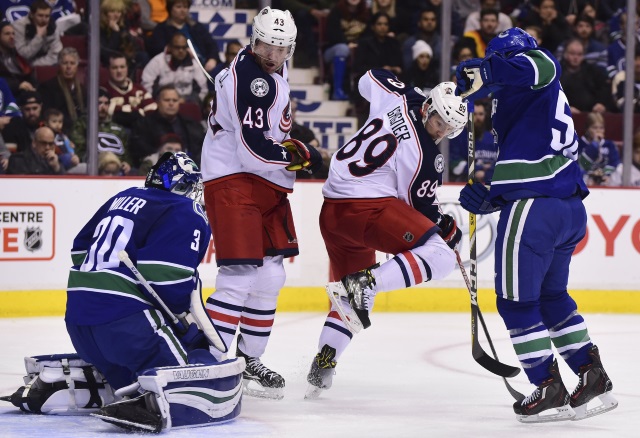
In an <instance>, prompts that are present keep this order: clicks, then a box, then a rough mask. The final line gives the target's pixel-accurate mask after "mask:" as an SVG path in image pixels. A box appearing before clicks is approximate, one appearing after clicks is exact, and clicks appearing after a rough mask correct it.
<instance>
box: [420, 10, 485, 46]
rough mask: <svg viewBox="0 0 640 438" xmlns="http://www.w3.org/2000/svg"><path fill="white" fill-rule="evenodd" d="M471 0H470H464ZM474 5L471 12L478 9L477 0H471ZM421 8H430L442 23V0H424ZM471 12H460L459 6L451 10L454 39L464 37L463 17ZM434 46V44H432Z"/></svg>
mask: <svg viewBox="0 0 640 438" xmlns="http://www.w3.org/2000/svg"><path fill="white" fill-rule="evenodd" d="M463 1H467V2H469V1H470V0H463ZM471 1H472V2H473V5H471V10H470V11H469V13H471V12H473V11H475V10H476V9H478V4H477V0H471ZM420 9H430V10H432V11H434V12H435V13H436V17H437V20H438V23H442V0H422V1H421V2H420ZM469 13H465V14H460V13H459V11H458V10H457V8H456V7H455V2H454V7H453V9H452V10H451V35H452V36H453V37H454V38H452V39H458V38H460V37H462V34H463V33H464V19H463V18H462V17H467V16H468V15H469ZM431 47H433V46H431Z"/></svg>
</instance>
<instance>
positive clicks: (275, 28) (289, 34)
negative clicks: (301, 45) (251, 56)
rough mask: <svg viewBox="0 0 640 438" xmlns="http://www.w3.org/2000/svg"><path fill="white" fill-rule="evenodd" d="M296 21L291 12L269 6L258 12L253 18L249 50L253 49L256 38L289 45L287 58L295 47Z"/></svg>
mask: <svg viewBox="0 0 640 438" xmlns="http://www.w3.org/2000/svg"><path fill="white" fill-rule="evenodd" d="M297 33H298V31H297V29H296V23H295V22H294V21H293V17H292V16H291V12H289V11H281V10H280V9H271V8H270V7H269V6H267V7H266V8H264V9H262V10H261V11H260V12H258V15H256V16H255V17H254V18H253V33H252V34H251V50H255V45H256V40H258V39H259V40H260V41H262V42H263V43H267V44H271V45H273V46H280V47H291V48H290V49H289V54H288V55H287V58H286V59H287V60H289V59H290V58H291V57H292V56H293V51H294V50H295V48H296V34H297Z"/></svg>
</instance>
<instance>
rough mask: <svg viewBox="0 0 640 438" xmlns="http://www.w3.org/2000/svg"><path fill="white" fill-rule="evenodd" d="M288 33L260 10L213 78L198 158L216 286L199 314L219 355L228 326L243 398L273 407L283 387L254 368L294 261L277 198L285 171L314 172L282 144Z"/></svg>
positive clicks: (289, 182)
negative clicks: (247, 41)
mask: <svg viewBox="0 0 640 438" xmlns="http://www.w3.org/2000/svg"><path fill="white" fill-rule="evenodd" d="M295 38H296V26H295V23H294V21H293V18H292V17H291V14H290V13H289V12H288V11H281V10H278V9H271V8H269V7H266V8H264V9H262V10H261V11H260V12H259V13H258V15H257V16H256V17H255V19H254V22H253V35H252V36H251V45H250V46H247V47H245V48H244V49H242V50H241V51H240V52H239V53H238V55H237V56H236V58H235V59H234V60H233V62H232V63H231V65H230V66H229V68H227V69H225V70H222V71H221V72H220V73H219V74H218V75H217V76H216V78H215V80H214V82H215V98H214V100H213V101H212V110H211V113H210V115H209V129H208V132H207V134H206V137H205V140H204V145H203V151H202V173H203V177H204V180H205V192H204V193H205V203H206V210H207V215H208V217H209V221H210V224H211V228H212V231H213V240H214V244H215V248H216V262H217V264H218V267H219V270H218V276H217V278H216V292H215V293H214V294H212V295H211V296H210V297H209V298H208V300H207V303H206V308H207V312H208V313H209V316H210V317H211V320H212V321H213V323H214V325H215V326H216V328H217V329H218V330H219V331H220V334H221V335H222V338H223V340H224V341H225V343H226V345H227V346H229V345H231V342H232V341H233V339H234V337H235V334H236V330H237V329H238V326H239V327H240V336H239V337H238V343H237V351H236V354H237V356H242V357H244V358H245V359H246V361H247V368H246V371H245V374H244V380H245V385H246V386H245V394H248V395H253V396H259V397H266V398H282V397H283V395H284V392H283V391H284V385H285V381H284V378H283V377H282V376H281V375H280V374H278V373H276V372H275V371H272V370H270V369H269V368H267V367H266V366H265V365H263V364H262V362H261V360H260V357H261V356H262V354H263V353H264V351H265V349H266V346H267V341H268V340H269V335H270V334H271V326H272V325H273V320H274V315H275V311H276V303H277V299H278V294H279V292H280V288H281V287H282V286H283V285H284V281H285V272H284V266H283V259H284V258H285V257H292V256H295V255H297V254H298V241H297V238H296V232H295V228H294V225H293V217H292V215H291V208H290V206H289V200H288V199H287V194H288V193H291V192H292V191H293V182H294V180H295V171H297V170H300V169H303V168H308V169H310V170H311V171H313V170H314V169H316V168H317V167H319V166H320V165H321V164H322V157H321V156H320V153H319V152H318V151H316V149H315V148H313V147H307V146H306V145H304V144H303V143H301V142H299V141H297V140H295V139H290V138H289V132H290V131H291V127H292V120H291V105H290V102H289V85H288V83H287V75H288V73H287V66H286V61H287V60H288V59H289V58H291V56H292V55H293V52H294V49H295Z"/></svg>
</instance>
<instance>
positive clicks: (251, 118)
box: [242, 107, 264, 129]
mask: <svg viewBox="0 0 640 438" xmlns="http://www.w3.org/2000/svg"><path fill="white" fill-rule="evenodd" d="M242 124H243V125H247V126H248V127H249V128H258V129H262V128H264V121H263V110H262V108H256V110H255V114H254V111H253V108H252V107H249V108H247V112H246V113H244V117H243V118H242Z"/></svg>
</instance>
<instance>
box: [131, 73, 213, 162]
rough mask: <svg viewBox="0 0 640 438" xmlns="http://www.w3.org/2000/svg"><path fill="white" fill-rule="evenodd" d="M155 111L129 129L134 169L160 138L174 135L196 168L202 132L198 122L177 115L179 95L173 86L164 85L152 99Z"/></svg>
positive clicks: (202, 138)
mask: <svg viewBox="0 0 640 438" xmlns="http://www.w3.org/2000/svg"><path fill="white" fill-rule="evenodd" d="M156 102H157V106H158V110H157V111H153V112H151V113H150V114H146V115H145V116H144V117H142V118H140V119H139V120H138V121H137V122H136V123H135V124H134V126H133V128H132V130H131V140H130V143H129V144H130V149H129V152H130V153H131V158H132V160H133V164H134V166H136V167H138V166H140V164H141V163H142V160H143V159H144V157H146V156H148V155H151V154H153V153H155V152H157V150H158V146H159V145H160V138H161V137H162V136H163V135H165V134H170V133H174V134H177V135H178V137H180V139H181V140H182V145H183V148H184V152H186V153H187V154H189V156H190V157H191V158H192V159H193V160H194V161H195V162H196V163H198V165H200V153H201V151H202V140H204V134H205V132H204V130H203V129H202V126H201V125H200V123H199V122H197V121H195V120H192V119H189V118H187V117H184V116H183V115H181V114H179V112H178V110H179V108H180V96H179V95H178V91H177V90H176V88H175V87H174V86H173V85H165V86H164V87H162V88H160V90H159V91H158V96H157V98H156Z"/></svg>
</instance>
